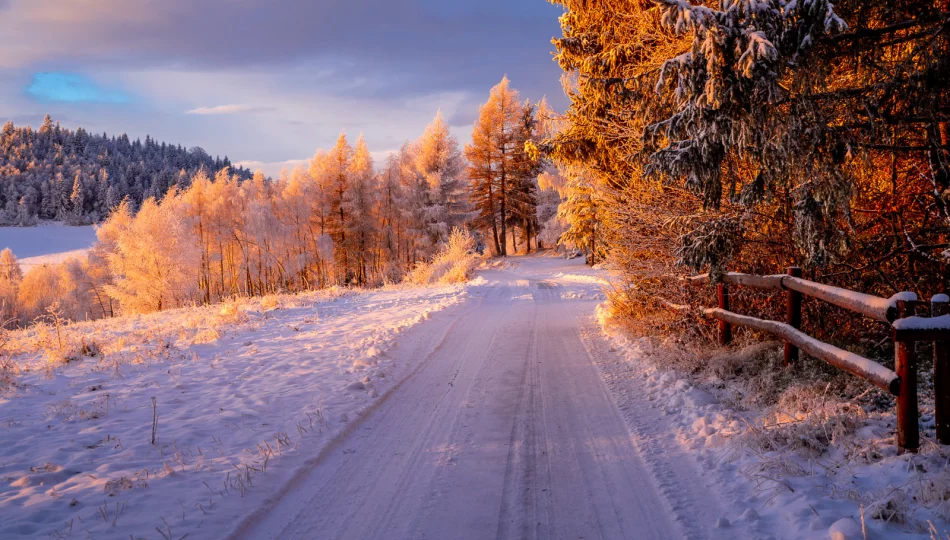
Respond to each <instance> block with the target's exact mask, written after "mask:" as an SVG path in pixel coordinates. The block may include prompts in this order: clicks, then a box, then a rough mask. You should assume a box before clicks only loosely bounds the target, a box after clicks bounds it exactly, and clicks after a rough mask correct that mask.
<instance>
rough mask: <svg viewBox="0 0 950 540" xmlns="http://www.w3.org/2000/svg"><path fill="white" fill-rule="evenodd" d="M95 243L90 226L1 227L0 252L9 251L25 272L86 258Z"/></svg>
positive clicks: (46, 223) (47, 223)
mask: <svg viewBox="0 0 950 540" xmlns="http://www.w3.org/2000/svg"><path fill="white" fill-rule="evenodd" d="M95 243H96V231H95V227H94V226H92V225H87V226H83V227H71V226H68V225H65V224H63V223H58V222H44V223H40V224H39V225H37V226H36V227H0V250H2V249H5V248H10V250H11V251H13V254H14V255H16V256H17V259H18V260H19V262H20V268H22V269H23V271H24V272H26V271H28V270H29V269H30V268H32V267H34V266H38V265H42V264H53V263H61V262H65V261H66V260H67V259H71V258H81V257H85V255H86V252H87V251H88V249H89V248H90V247H92V245H93V244H95Z"/></svg>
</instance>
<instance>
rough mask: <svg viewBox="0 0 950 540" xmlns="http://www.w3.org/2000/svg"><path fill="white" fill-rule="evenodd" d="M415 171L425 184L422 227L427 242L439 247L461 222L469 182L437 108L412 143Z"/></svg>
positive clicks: (465, 206) (453, 141)
mask: <svg viewBox="0 0 950 540" xmlns="http://www.w3.org/2000/svg"><path fill="white" fill-rule="evenodd" d="M413 158H414V160H415V168H416V172H417V173H418V174H419V175H420V176H421V178H422V180H424V184H423V183H420V187H423V188H425V187H427V188H428V190H427V193H424V195H426V196H425V199H426V200H425V201H424V203H423V204H424V205H425V210H424V214H423V221H424V222H425V224H424V229H425V233H426V235H427V236H428V237H429V242H430V245H432V246H438V245H441V244H444V243H445V242H447V241H448V239H449V234H451V231H452V230H453V229H454V228H455V227H458V226H459V225H461V224H462V223H463V222H464V221H465V219H466V217H467V212H468V201H467V196H468V185H467V183H466V179H465V177H464V173H465V165H464V162H463V158H462V152H461V149H460V148H459V143H458V139H456V138H455V136H454V135H452V132H451V131H450V130H449V126H448V124H446V123H445V120H444V119H443V118H442V111H439V112H438V113H437V114H436V116H435V119H434V120H432V123H430V124H429V125H428V126H426V129H425V132H424V133H423V134H422V136H421V137H419V139H418V140H416V142H415V144H414V155H413Z"/></svg>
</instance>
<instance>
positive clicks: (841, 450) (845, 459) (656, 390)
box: [598, 305, 950, 539]
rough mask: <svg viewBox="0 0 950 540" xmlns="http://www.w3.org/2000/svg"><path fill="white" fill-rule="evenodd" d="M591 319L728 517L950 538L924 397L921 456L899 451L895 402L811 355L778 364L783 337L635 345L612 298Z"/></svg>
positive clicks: (766, 533)
mask: <svg viewBox="0 0 950 540" xmlns="http://www.w3.org/2000/svg"><path fill="white" fill-rule="evenodd" d="M598 316H599V319H600V322H601V326H602V327H603V328H604V329H605V331H606V332H607V333H608V334H609V335H610V336H611V338H612V340H613V342H614V344H615V345H616V346H617V348H618V349H619V350H620V351H621V352H622V354H623V355H624V357H625V361H626V362H627V367H625V368H623V369H624V370H627V371H625V373H634V374H635V375H634V378H635V379H636V380H631V381H629V382H627V383H625V384H627V385H630V386H631V387H633V385H643V386H645V388H646V401H647V402H648V403H649V406H650V407H654V408H657V409H660V410H661V411H662V414H663V415H664V416H667V417H669V421H670V422H671V423H672V424H673V425H675V426H676V427H677V429H678V430H679V441H680V443H681V444H682V445H683V446H684V447H686V448H687V449H688V450H689V451H691V452H693V453H694V455H695V456H696V459H697V461H698V463H699V464H700V466H701V467H702V468H705V469H708V470H709V473H708V474H710V478H711V479H712V480H713V481H715V482H716V483H717V484H719V485H722V486H729V489H728V498H730V499H731V500H730V501H729V503H730V506H732V507H733V508H734V509H737V510H736V512H735V513H736V515H734V516H730V517H729V519H732V520H736V521H740V522H750V523H752V522H754V523H752V525H753V527H754V529H755V530H758V531H760V533H761V534H762V537H763V538H765V537H770V536H773V535H775V534H778V535H779V536H780V537H783V538H793V539H797V538H803V539H804V538H828V537H829V535H830V534H831V532H834V531H837V530H842V531H844V530H851V531H855V530H857V531H861V530H862V525H863V527H864V529H865V530H867V532H868V538H931V537H933V538H942V539H944V538H948V536H947V535H948V532H950V448H948V447H945V446H939V445H937V444H936V443H935V442H934V419H933V410H932V403H933V402H932V400H930V401H928V400H927V399H924V400H923V401H922V404H921V414H922V417H921V428H922V432H921V434H922V438H923V443H922V448H921V452H920V453H919V454H918V455H898V452H897V448H896V445H895V441H894V431H895V418H894V408H893V400H892V398H890V397H889V396H887V395H885V394H884V393H882V392H880V391H878V390H877V389H874V388H871V387H869V386H868V385H866V384H864V383H863V382H862V381H860V380H858V379H856V378H854V377H852V376H850V375H848V374H846V373H843V372H840V371H837V370H835V369H834V368H832V367H830V366H827V365H825V364H823V363H821V362H820V361H817V360H813V359H810V358H807V357H803V358H802V360H801V361H800V362H799V363H798V364H797V365H796V366H795V367H794V368H792V369H785V368H784V367H783V366H782V349H781V344H780V343H778V342H767V343H756V342H754V341H752V340H751V339H750V338H748V337H747V338H746V339H747V340H748V341H747V343H746V346H745V347H740V348H739V349H738V350H736V349H729V350H709V348H708V346H707V348H706V350H705V351H703V350H702V348H701V347H697V346H696V345H695V344H692V343H684V342H682V341H662V340H658V339H649V338H642V339H637V340H633V341H631V340H629V339H627V338H626V337H624V336H625V335H626V333H625V332H624V329H623V321H622V320H618V319H617V318H615V317H613V316H612V312H611V310H610V308H609V306H607V305H604V306H601V308H600V310H599V313H598ZM707 343H708V342H707ZM606 369H613V368H611V367H609V366H608V367H607V368H606ZM618 369H619V368H618ZM924 394H925V395H926V392H924ZM631 406H632V405H631ZM736 476H739V477H740V478H743V479H744V480H745V482H736ZM742 509H745V510H744V511H743V510H742ZM862 520H863V521H862ZM859 534H860V536H856V537H855V538H862V537H863V532H859ZM845 537H847V538H851V536H847V535H846V536H845Z"/></svg>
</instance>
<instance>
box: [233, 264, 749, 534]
mask: <svg viewBox="0 0 950 540" xmlns="http://www.w3.org/2000/svg"><path fill="white" fill-rule="evenodd" d="M599 281H600V278H599V277H598V274H596V273H593V272H590V271H588V270H586V269H585V267H583V266H582V265H580V264H578V262H577V261H564V260H562V259H557V258H551V257H530V258H520V259H516V262H514V263H512V264H510V265H508V267H507V268H501V269H494V270H487V271H483V272H481V273H480V275H479V277H478V278H477V279H476V282H475V285H473V286H472V287H470V289H469V291H470V299H469V300H468V303H467V305H465V306H463V307H462V308H461V309H457V310H452V311H451V313H450V314H446V315H445V316H443V317H441V318H435V319H433V320H432V321H427V322H425V323H423V324H421V325H419V326H417V327H415V328H413V329H412V330H410V331H409V332H407V333H406V334H405V335H404V336H402V337H400V341H399V342H398V345H397V348H396V351H395V352H394V354H395V355H396V356H397V357H403V358H405V357H406V356H407V355H424V357H425V359H424V360H423V361H422V362H419V363H418V366H417V368H416V369H415V370H414V371H413V373H412V375H410V376H409V377H408V378H407V379H406V380H404V381H403V382H402V383H401V384H400V385H399V386H398V387H396V388H395V389H394V391H393V392H392V393H390V394H389V395H387V396H385V397H384V399H382V400H381V402H380V404H379V405H378V407H377V408H376V409H375V410H374V411H372V412H371V413H370V414H368V415H366V416H365V417H364V418H363V420H362V421H361V422H359V423H357V424H356V425H355V426H353V428H352V429H351V430H350V431H349V433H348V434H346V435H345V436H343V437H342V438H340V439H339V440H337V441H336V442H335V443H334V444H333V445H331V447H329V448H328V449H327V451H325V452H324V453H323V454H322V455H321V456H320V457H319V458H318V459H316V460H314V461H313V465H312V467H310V468H309V469H307V470H306V471H305V472H303V473H302V474H299V475H298V476H297V477H296V478H295V479H294V481H293V482H291V484H290V485H288V486H287V487H285V489H284V490H283V491H282V492H281V494H280V495H279V496H277V497H274V498H272V500H270V501H268V502H267V503H266V504H265V505H264V506H263V507H261V508H260V509H258V510H257V511H256V512H254V513H253V514H250V515H248V516H247V517H246V518H245V519H244V521H243V523H241V524H240V526H239V527H238V529H237V531H236V533H235V534H234V536H235V537H238V538H319V539H337V538H347V539H373V538H380V539H382V538H385V539H402V538H427V539H448V538H452V539H486V538H499V539H502V538H504V539H507V538H545V539H547V538H572V539H574V538H586V539H594V538H605V539H612V538H636V539H651V538H657V539H661V538H662V539H666V538H681V537H691V538H693V537H699V538H703V537H717V536H719V535H717V534H716V532H718V531H717V530H716V529H714V528H713V524H714V523H715V520H716V518H717V516H719V515H721V514H720V513H719V509H718V505H717V502H716V497H715V496H713V495H712V494H710V493H708V492H706V490H705V487H704V486H703V483H702V482H701V481H699V479H700V478H701V473H699V472H698V471H696V470H695V465H694V463H693V462H692V461H691V460H689V459H687V457H686V456H685V455H683V454H681V453H680V450H679V447H678V445H671V446H670V447H668V448H666V449H662V450H660V448H662V447H661V445H658V444H656V443H657V441H661V440H662V436H657V437H655V438H653V440H650V441H645V440H642V438H643V437H642V436H640V437H635V436H634V435H632V434H631V433H644V432H651V433H652V432H656V431H657V430H658V429H659V430H661V431H662V421H661V420H659V419H658V418H653V415H656V413H655V411H652V410H651V411H648V414H647V415H646V416H645V417H644V422H646V423H647V424H648V425H646V426H640V428H643V429H639V428H638V427H637V426H628V425H627V423H625V420H624V416H623V415H622V413H621V411H620V410H619V409H618V408H617V406H616V404H615V403H614V401H613V400H612V398H611V395H610V394H609V392H608V389H607V387H606V386H605V384H604V382H603V379H602V378H601V374H600V372H599V371H598V367H597V362H596V361H595V358H596V357H597V356H598V355H601V356H602V355H611V354H613V353H612V352H611V350H610V349H609V347H608V346H607V345H606V343H604V342H603V341H601V338H600V335H599V333H598V332H596V331H592V329H593V328H594V326H595V324H596V323H595V321H593V317H592V315H593V313H594V307H595V306H596V304H597V303H598V302H599V301H600V300H601V298H602V296H601V293H600V292H599V287H600V285H601V283H599ZM627 416H628V420H629V419H630V418H631V417H633V418H636V415H629V414H628V415H627ZM634 421H636V420H634ZM631 427H633V428H634V429H631ZM661 435H662V434H661ZM648 450H649V451H650V452H651V455H649V456H644V455H642V454H641V452H646V451H648ZM737 532H738V531H736V530H733V531H732V533H733V534H736V533H737Z"/></svg>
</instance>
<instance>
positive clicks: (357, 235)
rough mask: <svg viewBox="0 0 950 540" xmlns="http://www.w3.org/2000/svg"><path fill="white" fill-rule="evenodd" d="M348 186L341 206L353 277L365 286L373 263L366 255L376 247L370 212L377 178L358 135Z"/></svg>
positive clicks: (362, 138) (367, 151) (366, 148)
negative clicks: (370, 265)
mask: <svg viewBox="0 0 950 540" xmlns="http://www.w3.org/2000/svg"><path fill="white" fill-rule="evenodd" d="M347 175H348V177H349V185H348V188H347V191H346V193H345V194H344V201H343V204H344V206H345V207H346V212H347V214H348V215H349V223H348V224H347V228H348V229H349V239H350V240H349V241H350V246H351V248H350V251H351V252H352V253H353V259H354V264H355V265H356V268H355V270H354V272H355V275H354V276H353V277H354V279H355V280H356V284H357V285H365V284H366V282H367V273H366V266H367V263H369V262H372V261H370V260H368V258H369V256H370V254H369V253H368V251H369V250H370V249H371V247H372V246H373V245H374V244H375V239H374V238H373V237H374V236H375V227H374V221H373V220H374V216H373V208H374V206H375V201H374V199H375V197H376V190H375V189H374V188H375V186H374V184H375V180H376V175H375V172H374V170H373V157H372V156H371V155H370V153H369V147H368V146H367V145H366V139H365V138H364V137H363V135H362V134H360V136H359V138H358V139H357V140H356V147H355V148H354V150H353V159H352V160H351V161H350V165H349V170H348V171H347Z"/></svg>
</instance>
